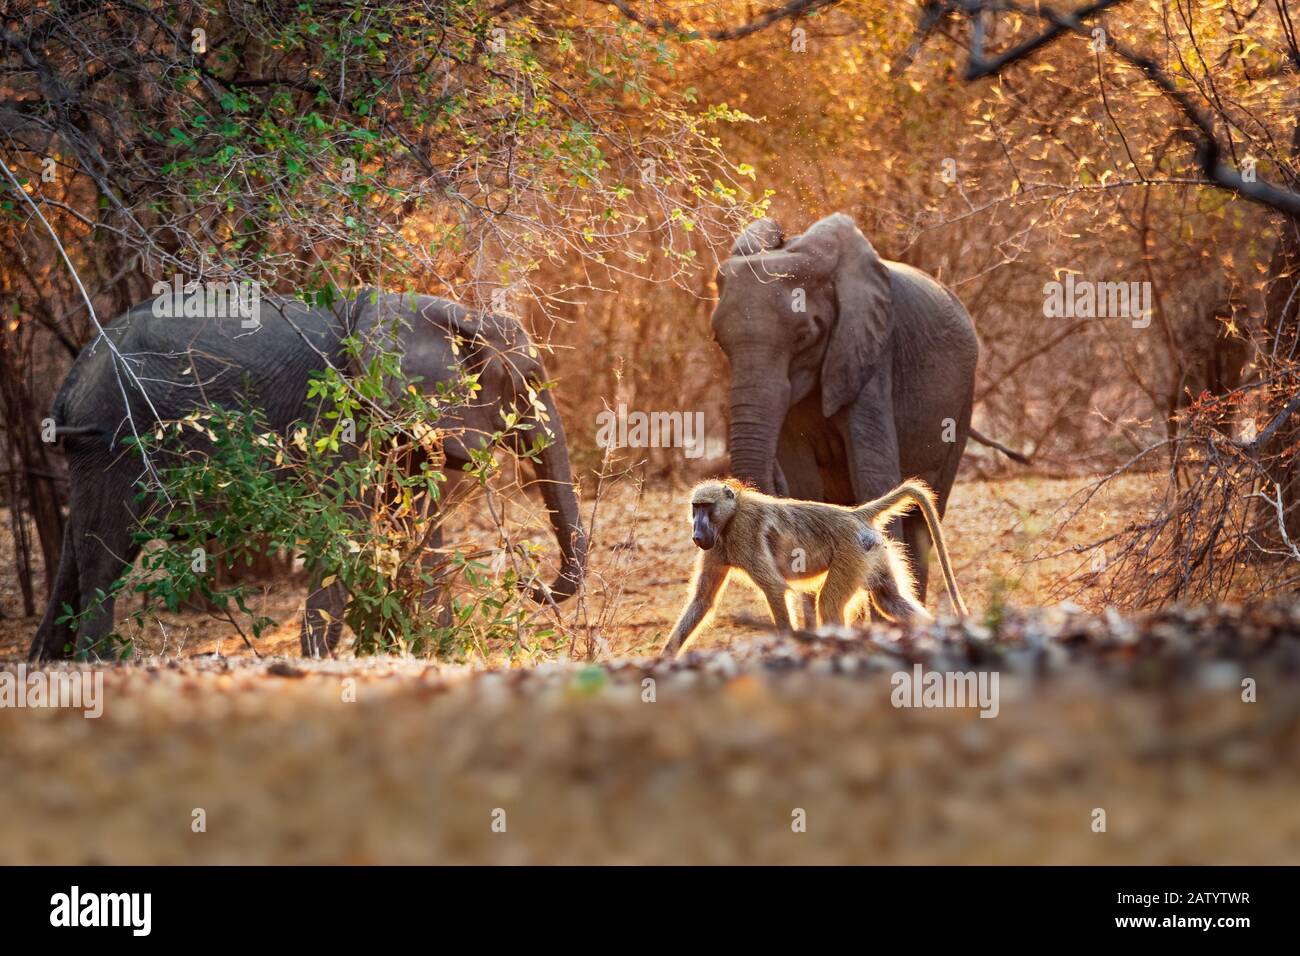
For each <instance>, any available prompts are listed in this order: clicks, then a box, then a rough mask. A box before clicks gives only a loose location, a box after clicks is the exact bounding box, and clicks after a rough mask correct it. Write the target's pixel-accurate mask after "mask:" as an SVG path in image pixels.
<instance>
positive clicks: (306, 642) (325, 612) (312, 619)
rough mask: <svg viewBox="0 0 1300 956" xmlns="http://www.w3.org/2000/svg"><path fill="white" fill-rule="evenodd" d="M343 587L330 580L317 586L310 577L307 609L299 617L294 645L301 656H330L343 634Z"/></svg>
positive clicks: (344, 593)
mask: <svg viewBox="0 0 1300 956" xmlns="http://www.w3.org/2000/svg"><path fill="white" fill-rule="evenodd" d="M347 594H348V592H347V588H345V587H344V586H343V582H342V581H338V580H334V581H331V582H330V583H329V585H328V586H327V587H321V586H320V585H319V582H318V580H316V579H315V578H313V581H312V589H311V592H310V593H309V594H308V595H307V607H306V609H305V610H304V611H303V614H302V628H301V630H300V631H299V634H298V643H299V644H300V646H301V647H302V656H303V657H333V656H334V649H335V648H336V647H337V646H338V643H339V637H340V636H342V634H343V610H344V607H345V606H346V604H347Z"/></svg>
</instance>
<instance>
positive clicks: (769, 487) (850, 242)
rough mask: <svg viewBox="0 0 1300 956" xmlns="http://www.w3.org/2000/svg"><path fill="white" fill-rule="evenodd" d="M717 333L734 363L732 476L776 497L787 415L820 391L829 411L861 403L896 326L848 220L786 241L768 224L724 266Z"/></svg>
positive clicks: (883, 272)
mask: <svg viewBox="0 0 1300 956" xmlns="http://www.w3.org/2000/svg"><path fill="white" fill-rule="evenodd" d="M712 324H713V336H714V338H715V339H716V340H717V342H718V344H719V345H721V346H722V350H723V351H724V352H726V353H727V359H728V360H729V361H730V363H731V436H730V439H731V441H730V445H731V471H732V473H733V474H735V475H736V476H737V477H738V478H742V479H744V480H746V481H748V482H750V483H751V484H753V485H755V486H756V487H758V488H759V489H761V490H763V491H766V492H772V491H774V490H775V481H774V477H773V474H774V468H775V462H776V445H777V436H778V434H779V432H780V429H781V423H782V421H783V420H784V419H785V415H786V412H787V411H788V410H789V409H790V407H791V406H792V405H793V404H795V403H796V402H800V401H802V400H803V399H804V398H806V397H807V396H808V395H809V394H810V393H811V392H812V391H813V389H815V388H820V393H821V406H822V413H823V414H824V415H826V416H828V417H829V416H830V415H833V414H835V412H837V411H839V409H841V408H843V407H844V406H845V405H847V404H849V403H850V402H852V401H853V399H854V398H856V397H857V394H858V392H859V391H860V390H861V388H862V386H863V384H864V383H865V382H866V380H867V378H868V377H869V376H870V373H871V371H872V369H873V368H874V367H875V365H876V364H877V363H878V362H879V361H880V360H881V358H882V357H883V353H884V352H885V350H886V348H887V343H888V341H889V337H890V333H891V331H892V328H893V305H892V299H891V294H890V280H889V272H888V270H887V269H886V268H885V264H884V263H883V262H882V261H881V259H880V257H879V256H878V255H876V250H875V249H873V248H872V247H871V243H869V242H867V240H866V238H865V237H864V236H863V235H862V233H861V232H859V231H858V228H857V226H855V225H854V224H853V220H852V219H850V218H849V217H848V216H846V215H844V214H843V213H836V214H835V215H833V216H827V217H826V218H825V219H822V220H820V221H818V222H816V223H814V224H813V225H812V226H811V227H810V228H809V229H808V231H807V232H805V233H803V234H802V235H799V236H795V237H794V238H792V239H789V240H786V239H785V238H784V236H783V234H782V232H781V227H780V226H778V225H777V224H776V223H775V222H773V221H772V220H770V219H760V220H758V221H757V222H755V223H754V224H752V225H751V226H750V227H749V228H748V229H746V230H745V231H744V232H743V233H741V234H740V236H738V237H737V239H736V242H735V244H734V245H733V246H732V249H731V256H730V257H729V258H728V259H727V260H726V261H725V262H723V263H722V265H721V266H720V267H719V268H718V304H717V307H716V308H715V309H714V311H713V320H712Z"/></svg>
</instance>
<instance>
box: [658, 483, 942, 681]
mask: <svg viewBox="0 0 1300 956" xmlns="http://www.w3.org/2000/svg"><path fill="white" fill-rule="evenodd" d="M913 505H915V506H916V507H918V508H919V509H920V511H921V513H922V514H923V515H924V516H925V521H926V524H927V525H928V526H929V530H930V536H931V538H932V539H933V540H934V545H935V551H937V552H938V555H939V564H940V566H941V567H942V568H943V578H944V582H945V583H946V584H947V585H948V595H949V597H951V598H952V605H953V609H954V610H956V612H957V613H958V614H959V615H961V616H963V617H964V616H965V615H966V605H965V604H964V603H963V602H962V599H961V592H960V591H958V590H957V581H956V579H955V578H954V577H953V573H952V564H951V562H950V561H949V559H948V547H947V545H946V544H945V543H944V540H943V530H942V528H941V527H940V525H939V512H938V510H937V509H936V508H935V504H934V492H932V491H931V490H930V488H929V486H927V485H926V484H925V483H924V482H922V481H919V480H916V479H912V480H909V481H905V482H903V483H902V484H901V485H899V486H898V487H897V488H895V489H893V490H892V491H890V492H888V493H886V494H884V495H882V496H881V497H879V498H876V499H875V500H874V501H868V502H866V503H865V504H862V505H858V506H857V507H853V508H847V507H844V506H842V505H834V504H827V503H825V502H820V501H799V500H795V499H788V498H773V497H772V496H770V495H765V494H763V493H762V492H760V491H756V490H755V489H753V488H750V487H748V486H747V485H745V484H743V483H741V482H739V481H736V480H735V479H730V478H729V479H727V480H725V481H706V482H704V483H703V484H700V485H697V486H696V487H695V490H694V491H692V492H691V518H692V521H693V523H694V531H693V533H692V536H691V537H692V540H693V541H694V542H695V544H696V546H697V547H699V549H700V551H701V554H700V556H699V559H698V561H697V563H696V567H695V576H694V579H693V581H692V584H691V595H690V599H689V600H688V601H687V603H686V607H685V608H684V609H683V610H682V614H681V617H680V618H679V619H678V621H677V624H676V626H675V627H674V628H673V632H672V635H671V636H670V637H669V638H668V643H667V644H665V645H664V648H663V651H662V652H661V656H665V657H668V656H675V655H677V654H679V653H680V652H681V651H682V649H683V648H684V647H685V645H686V644H687V642H688V641H690V639H691V638H692V637H693V636H694V635H695V632H696V630H697V629H698V628H699V626H700V625H701V624H702V623H703V622H704V619H705V618H706V617H707V616H708V614H709V613H710V612H711V611H712V610H713V607H714V605H715V604H717V601H718V597H719V595H721V593H722V589H723V587H724V586H725V585H726V583H727V578H728V576H729V575H730V574H731V572H732V571H733V570H736V571H743V572H744V573H745V574H746V575H748V576H749V579H750V580H751V581H752V582H753V583H754V585H755V586H756V587H757V588H758V589H759V590H760V591H762V592H763V596H764V597H766V598H767V604H768V607H769V608H770V609H771V611H772V619H773V621H774V623H775V624H776V626H777V627H778V628H779V629H781V630H782V631H789V630H791V626H790V613H789V610H788V608H787V607H786V592H788V591H790V590H792V586H793V589H798V590H809V591H815V592H816V594H817V622H818V624H819V625H826V624H844V623H845V620H846V613H847V612H848V611H849V610H850V605H853V604H856V603H859V602H858V599H859V598H860V596H861V595H862V593H863V592H865V593H866V594H867V595H868V596H869V598H870V601H871V603H872V605H873V606H874V607H875V609H876V610H877V611H878V612H879V613H880V614H882V615H883V616H884V617H887V618H889V619H890V620H893V621H900V622H907V621H912V620H918V619H919V620H925V621H928V620H932V619H933V618H932V617H931V616H930V614H929V612H927V611H926V609H925V607H924V606H923V605H922V604H921V602H920V601H919V600H918V599H917V593H916V582H915V580H914V578H913V577H912V569H911V568H910V567H909V566H908V563H907V559H906V558H905V557H904V556H903V554H902V553H901V551H900V550H899V547H898V545H897V544H896V543H895V542H894V541H891V540H890V539H889V538H888V537H887V536H886V535H885V533H884V531H883V529H884V528H885V527H886V526H887V525H888V524H889V522H890V521H891V520H893V518H894V517H896V516H897V515H900V514H902V513H904V512H906V511H907V510H909V509H910V508H911V507H912V506H913Z"/></svg>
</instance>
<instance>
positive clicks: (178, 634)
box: [0, 475, 1162, 663]
mask: <svg viewBox="0 0 1300 956" xmlns="http://www.w3.org/2000/svg"><path fill="white" fill-rule="evenodd" d="M1161 479H1162V476H1154V477H1149V476H1145V475H1132V476H1128V477H1125V478H1122V479H1119V480H1117V481H1115V482H1113V483H1112V484H1111V485H1109V486H1107V488H1106V489H1105V490H1104V491H1103V492H1102V494H1101V495H1099V496H1098V497H1097V498H1096V499H1094V501H1093V503H1092V505H1091V506H1090V508H1089V510H1088V512H1087V513H1086V517H1081V518H1079V519H1076V520H1074V521H1071V522H1068V523H1066V524H1065V525H1064V527H1061V524H1062V521H1064V519H1065V518H1066V517H1067V516H1068V515H1069V513H1070V510H1071V509H1070V508H1069V507H1067V504H1068V502H1069V501H1070V500H1071V496H1072V495H1075V494H1077V493H1078V492H1080V491H1082V490H1084V489H1085V488H1086V487H1087V486H1088V484H1089V483H1088V482H1087V481H1084V480H1082V479H1054V478H1040V477H1033V476H1030V477H1023V478H1014V479H1006V480H1001V481H968V482H961V483H958V485H957V486H956V488H955V489H954V491H953V495H952V498H951V500H950V501H949V506H948V518H947V519H946V521H945V531H946V534H947V536H948V543H949V546H950V548H951V549H952V554H953V560H954V565H955V569H956V574H957V580H958V582H959V585H960V586H961V588H962V591H963V595H964V597H965V600H966V603H967V605H968V606H969V607H970V609H971V611H972V612H973V613H974V614H975V615H976V616H977V617H979V616H980V615H982V614H984V613H985V612H986V611H987V610H988V608H989V607H990V604H991V603H993V602H994V601H999V602H1002V603H1005V604H1009V605H1015V606H1034V605H1039V604H1054V603H1057V601H1059V600H1060V597H1059V596H1057V595H1056V594H1055V593H1054V590H1053V589H1054V588H1057V587H1059V586H1061V585H1062V584H1063V583H1064V584H1065V585H1067V586H1068V589H1069V590H1070V591H1077V592H1078V593H1075V594H1073V595H1072V597H1071V600H1073V601H1074V602H1076V603H1078V604H1079V605H1080V606H1081V607H1084V608H1089V609H1099V608H1100V606H1101V602H1100V600H1099V598H1097V596H1096V593H1095V587H1094V586H1093V585H1092V584H1091V580H1092V578H1093V575H1092V573H1091V558H1090V556H1087V555H1079V554H1072V553H1066V554H1064V555H1062V556H1060V557H1055V558H1051V559H1041V558H1040V555H1042V554H1056V553H1059V552H1062V551H1067V552H1068V549H1069V548H1070V547H1071V546H1074V545H1078V544H1083V543H1087V542H1091V541H1094V540H1097V539H1099V538H1103V537H1105V536H1106V535H1107V534H1111V533H1113V532H1114V531H1115V530H1118V528H1119V527H1121V526H1122V525H1123V523H1124V522H1126V521H1128V520H1131V518H1132V517H1133V515H1134V514H1136V513H1137V511H1138V509H1139V508H1140V507H1141V506H1142V505H1144V504H1146V503H1147V502H1149V501H1150V500H1151V496H1152V494H1153V493H1154V490H1155V488H1156V487H1157V486H1156V484H1155V483H1156V482H1158V481H1160V480H1161ZM688 494H689V490H688V488H687V487H686V486H684V485H683V486H681V487H677V488H653V489H651V488H647V489H646V490H645V491H644V492H643V493H641V494H640V495H638V494H637V492H636V489H635V488H634V487H632V486H631V485H630V484H624V485H620V486H618V487H616V488H614V489H613V490H612V492H611V493H610V494H609V495H608V496H607V497H605V498H603V500H602V501H601V502H600V504H599V506H598V507H596V508H595V510H594V512H593V503H592V502H591V501H590V500H588V502H587V504H586V506H585V507H584V519H586V520H587V524H588V526H589V528H591V530H592V533H593V546H592V551H591V574H590V581H589V587H590V594H589V595H588V596H587V599H586V601H585V602H579V601H571V602H569V603H568V604H566V605H564V606H563V607H562V611H563V617H564V622H565V624H566V625H567V626H569V627H570V628H571V629H572V630H573V631H574V632H575V633H576V634H577V637H578V644H579V647H578V648H577V650H578V651H579V656H583V657H585V656H586V654H585V651H586V648H587V643H588V642H587V638H588V636H594V638H595V640H594V646H595V647H596V648H597V649H598V650H602V651H603V652H605V653H608V654H612V655H622V656H636V655H643V654H651V653H654V652H655V651H657V649H658V647H659V646H660V645H661V644H662V642H663V640H664V639H665V638H666V636H667V634H668V631H669V630H670V629H671V628H672V625H673V622H674V620H675V619H676V617H677V613H678V612H679V611H680V610H681V606H682V603H683V601H684V599H685V593H686V585H687V582H688V581H689V579H690V573H691V568H692V566H693V562H694V560H695V554H696V553H697V552H696V549H695V546H694V545H693V544H692V543H691V540H690V526H689V511H688V508H687V505H686V503H685V502H686V500H687V496H688ZM593 514H594V517H595V521H594V522H593V521H591V520H590V519H591V518H592V516H593ZM543 527H544V526H543ZM450 534H451V539H456V538H459V539H460V540H461V541H463V542H465V544H466V547H467V549H468V548H472V547H491V545H492V537H491V531H490V528H489V525H488V523H487V522H486V521H485V520H469V521H461V522H458V523H457V524H456V525H453V527H452V528H451V531H450ZM534 540H536V541H537V542H538V543H539V544H540V545H541V546H542V547H543V548H544V549H546V551H547V553H552V554H553V553H554V550H555V549H554V539H553V538H551V537H549V535H548V534H547V533H546V532H545V531H539V532H538V533H536V534H535V535H534ZM11 549H12V544H11V542H10V540H9V526H8V522H7V520H6V521H4V522H3V528H0V555H3V554H8V553H12V550H11ZM931 577H932V580H931V585H930V597H929V605H930V606H931V607H935V606H936V605H937V606H943V604H944V602H946V597H945V596H944V595H943V586H942V581H941V579H940V577H939V575H938V569H937V568H935V569H934V574H932V576H931ZM305 597H306V592H305V584H304V583H303V582H302V581H300V580H299V581H290V582H271V583H270V584H268V585H267V586H266V588H265V590H264V594H263V596H262V599H261V602H260V603H258V602H254V604H253V606H254V607H255V608H256V609H257V610H258V611H259V613H265V614H267V615H268V616H270V617H272V618H274V619H275V620H276V621H277V622H278V624H279V626H278V627H276V628H274V629H272V630H271V631H270V632H268V633H267V634H266V635H264V637H263V639H262V640H261V641H260V642H259V643H258V645H257V649H258V651H259V652H260V653H263V654H271V655H274V654H294V653H296V652H297V647H298V627H299V621H300V620H301V613H302V606H303V601H304V600H305ZM0 612H2V613H3V614H4V617H3V618H0V657H15V656H18V655H21V654H22V652H23V651H24V650H25V649H26V647H27V645H28V644H29V643H30V641H31V635H32V633H33V631H34V630H35V628H36V624H37V622H38V620H39V618H23V617H20V616H19V614H20V613H21V601H20V599H19V595H18V590H17V581H16V578H15V577H14V574H13V566H12V562H8V561H5V562H3V564H2V565H0ZM118 616H119V619H120V618H121V614H120V613H119V615H118ZM767 620H768V618H767V610H766V605H765V604H764V602H763V599H762V598H761V596H759V595H758V594H757V592H755V591H753V590H752V589H751V588H749V587H748V586H745V585H732V586H731V587H730V588H729V589H728V591H727V593H726V594H724V596H723V599H722V602H721V603H720V605H719V607H718V613H717V615H716V617H715V619H714V622H713V627H712V629H711V630H710V631H709V632H708V633H706V634H702V635H701V636H700V638H699V639H698V641H697V646H699V647H710V646H717V647H727V646H730V644H731V643H732V642H734V641H735V640H737V639H740V638H743V637H746V636H751V635H753V634H755V633H757V632H758V631H761V630H762V629H763V627H764V625H765V624H766V622H767ZM137 639H138V643H139V652H140V653H141V654H149V653H152V654H159V655H162V656H165V657H187V656H190V655H193V654H203V653H220V654H223V655H227V656H242V655H245V654H248V653H249V651H248V649H247V648H246V647H245V645H244V643H243V641H242V639H241V638H240V637H239V635H238V633H237V632H236V631H235V629H234V628H233V627H231V625H230V624H229V623H228V622H226V621H224V620H221V619H216V618H213V617H210V616H208V615H204V614H201V613H194V614H179V615H172V614H166V613H159V614H157V615H156V616H155V617H154V626H153V627H151V628H149V629H148V630H147V631H146V632H145V633H144V634H141V635H137ZM566 651H567V648H560V649H559V653H558V656H561V657H563V656H567V654H566ZM555 656H557V654H556V649H554V648H547V649H545V650H544V651H542V652H541V653H539V654H538V655H536V656H535V657H533V658H531V659H530V660H528V661H520V662H519V663H535V662H536V661H537V660H539V659H553V658H554V657H555ZM480 663H482V662H480ZM492 663H501V661H500V660H493V661H492Z"/></svg>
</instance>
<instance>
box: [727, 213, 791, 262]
mask: <svg viewBox="0 0 1300 956" xmlns="http://www.w3.org/2000/svg"><path fill="white" fill-rule="evenodd" d="M784 241H785V233H784V232H782V231H781V227H780V226H778V225H777V224H776V220H774V219H768V218H766V217H764V218H763V219H756V220H754V221H753V222H751V223H750V224H749V225H748V226H746V227H745V231H744V232H742V233H741V234H740V235H738V236H737V237H736V241H735V242H733V243H732V244H731V254H732V255H733V256H756V255H758V254H759V253H760V252H768V251H770V250H772V249H780V248H781V243H783V242H784Z"/></svg>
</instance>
